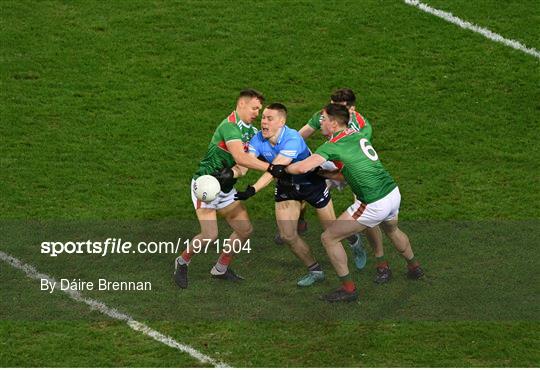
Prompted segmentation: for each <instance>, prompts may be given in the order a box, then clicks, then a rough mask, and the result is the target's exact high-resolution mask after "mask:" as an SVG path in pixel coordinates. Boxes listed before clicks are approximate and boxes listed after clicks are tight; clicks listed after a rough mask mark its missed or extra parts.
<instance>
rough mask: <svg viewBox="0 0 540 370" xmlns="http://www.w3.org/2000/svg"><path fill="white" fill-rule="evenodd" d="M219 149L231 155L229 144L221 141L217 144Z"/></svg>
mask: <svg viewBox="0 0 540 370" xmlns="http://www.w3.org/2000/svg"><path fill="white" fill-rule="evenodd" d="M217 147H218V148H219V149H222V150H224V151H226V152H227V153H229V149H227V144H225V142H224V141H223V140H221V141H220V142H219V143H218V144H217Z"/></svg>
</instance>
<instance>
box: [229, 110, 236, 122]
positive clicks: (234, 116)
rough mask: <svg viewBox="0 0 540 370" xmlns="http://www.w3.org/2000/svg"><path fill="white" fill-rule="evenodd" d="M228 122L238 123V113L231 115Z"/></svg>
mask: <svg viewBox="0 0 540 370" xmlns="http://www.w3.org/2000/svg"><path fill="white" fill-rule="evenodd" d="M227 121H228V122H230V123H236V112H232V113H231V114H229V117H227Z"/></svg>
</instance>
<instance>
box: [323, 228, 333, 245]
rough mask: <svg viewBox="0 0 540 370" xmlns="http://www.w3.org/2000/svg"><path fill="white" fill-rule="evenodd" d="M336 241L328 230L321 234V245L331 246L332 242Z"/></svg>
mask: <svg viewBox="0 0 540 370" xmlns="http://www.w3.org/2000/svg"><path fill="white" fill-rule="evenodd" d="M335 241H336V238H335V236H334V235H333V234H332V233H330V232H328V230H326V231H325V232H323V233H322V234H321V243H322V244H323V245H324V246H325V247H326V246H327V245H328V244H331V243H333V242H335Z"/></svg>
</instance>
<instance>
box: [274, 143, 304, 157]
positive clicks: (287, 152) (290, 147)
mask: <svg viewBox="0 0 540 370" xmlns="http://www.w3.org/2000/svg"><path fill="white" fill-rule="evenodd" d="M301 150H302V145H301V142H300V140H298V139H289V140H287V141H285V143H284V144H283V145H282V147H281V149H280V150H279V154H281V155H282V156H284V157H287V158H292V159H295V158H296V157H298V154H300V152H301Z"/></svg>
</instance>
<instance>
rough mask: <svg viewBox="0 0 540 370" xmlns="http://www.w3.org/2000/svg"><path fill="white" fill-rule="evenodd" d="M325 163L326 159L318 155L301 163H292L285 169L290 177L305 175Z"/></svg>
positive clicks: (311, 156)
mask: <svg viewBox="0 0 540 370" xmlns="http://www.w3.org/2000/svg"><path fill="white" fill-rule="evenodd" d="M324 162H326V159H325V158H324V157H322V156H320V155H319V154H312V155H310V156H309V157H307V158H306V159H304V160H303V161H300V162H296V163H293V164H291V165H289V166H287V168H286V169H285V171H287V172H288V173H290V174H291V175H298V174H302V173H307V172H309V171H311V170H313V169H315V168H317V167H319V166H320V165H321V164H323V163H324Z"/></svg>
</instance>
